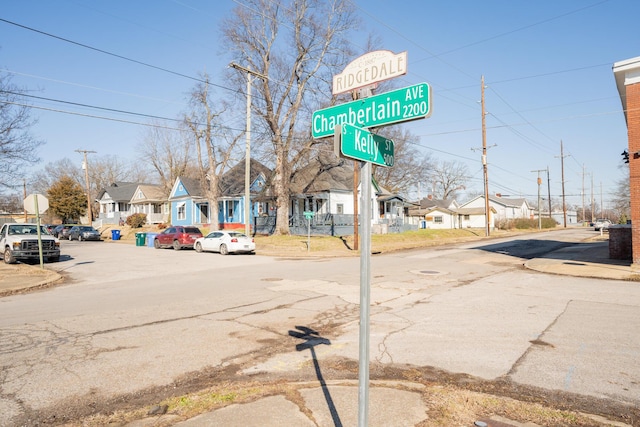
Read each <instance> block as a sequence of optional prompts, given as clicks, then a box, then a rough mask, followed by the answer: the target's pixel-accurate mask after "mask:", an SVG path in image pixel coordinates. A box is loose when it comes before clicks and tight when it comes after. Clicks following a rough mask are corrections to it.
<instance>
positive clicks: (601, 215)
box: [600, 181, 609, 219]
mask: <svg viewBox="0 0 640 427" xmlns="http://www.w3.org/2000/svg"><path fill="white" fill-rule="evenodd" d="M600 218H607V219H609V215H605V214H604V205H603V204H602V181H600Z"/></svg>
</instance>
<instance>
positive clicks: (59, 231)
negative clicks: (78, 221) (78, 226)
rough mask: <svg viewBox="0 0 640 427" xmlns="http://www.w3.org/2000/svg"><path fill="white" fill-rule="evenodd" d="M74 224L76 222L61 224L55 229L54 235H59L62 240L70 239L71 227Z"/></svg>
mask: <svg viewBox="0 0 640 427" xmlns="http://www.w3.org/2000/svg"><path fill="white" fill-rule="evenodd" d="M74 225H75V224H60V225H58V226H57V227H56V228H54V229H53V235H54V236H55V237H57V238H58V239H60V240H62V239H68V238H69V230H71V228H72V227H73V226H74Z"/></svg>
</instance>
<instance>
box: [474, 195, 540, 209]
mask: <svg viewBox="0 0 640 427" xmlns="http://www.w3.org/2000/svg"><path fill="white" fill-rule="evenodd" d="M478 199H483V200H484V195H480V196H476V197H474V198H473V199H471V200H469V201H468V202H467V203H465V204H463V205H462V207H464V206H467V205H469V204H471V203H472V202H474V201H475V200H478ZM489 201H491V202H493V203H496V204H499V205H502V206H505V207H509V208H521V207H522V205H525V206H526V207H527V208H530V206H529V202H528V201H527V199H525V198H514V199H509V198H506V197H498V196H489Z"/></svg>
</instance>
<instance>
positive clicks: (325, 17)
mask: <svg viewBox="0 0 640 427" xmlns="http://www.w3.org/2000/svg"><path fill="white" fill-rule="evenodd" d="M356 24H357V22H356V20H355V19H354V9H353V3H352V2H351V1H349V0H288V1H278V2H274V1H272V0H247V1H244V2H243V4H242V5H240V6H238V7H236V8H235V9H234V11H233V14H232V17H231V18H230V19H227V20H226V21H225V22H224V24H223V29H222V31H223V41H224V46H225V48H226V51H227V52H229V53H230V54H231V55H233V57H234V60H235V61H236V62H238V63H239V64H241V65H242V66H244V67H246V68H247V69H249V70H252V71H255V72H258V73H260V74H262V75H263V76H265V77H266V79H257V80H255V81H256V88H257V92H258V94H257V95H256V96H255V98H254V99H255V103H254V105H253V107H254V111H255V112H256V114H257V115H258V117H259V118H261V119H262V123H261V125H262V131H263V132H264V133H263V134H264V135H265V139H267V140H268V141H269V142H270V146H269V151H270V152H271V156H272V158H273V161H274V162H275V168H274V179H273V190H274V193H275V197H276V205H277V218H276V229H275V234H289V216H288V214H289V196H290V194H289V188H290V181H291V175H292V173H293V171H294V169H295V168H296V166H297V164H298V162H299V161H300V159H301V158H304V156H305V154H304V152H305V150H308V149H309V148H310V147H311V146H313V145H314V144H317V143H318V142H317V141H314V140H312V139H311V138H310V136H309V135H310V129H309V121H308V118H309V116H310V113H311V107H312V105H311V103H312V101H317V99H318V96H319V94H330V93H331V90H330V87H329V82H330V81H331V79H330V75H332V74H334V73H335V71H336V70H338V69H339V68H340V67H343V66H344V65H345V64H346V63H348V62H349V60H348V56H349V54H350V52H351V50H350V49H349V45H348V40H347V38H346V36H347V33H348V32H350V31H352V30H355V29H357V28H356V26H357V25H356ZM232 78H234V79H235V81H236V83H237V84H238V88H239V92H240V93H243V92H244V90H243V89H242V88H243V83H244V82H246V76H245V75H240V73H237V72H235V76H234V77H232ZM328 98H329V97H328V96H325V99H328ZM259 125H260V124H259Z"/></svg>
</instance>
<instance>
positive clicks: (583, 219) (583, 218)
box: [582, 163, 586, 221]
mask: <svg viewBox="0 0 640 427" xmlns="http://www.w3.org/2000/svg"><path fill="white" fill-rule="evenodd" d="M585 220H586V218H585V216H584V163H583V164H582V221H585Z"/></svg>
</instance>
